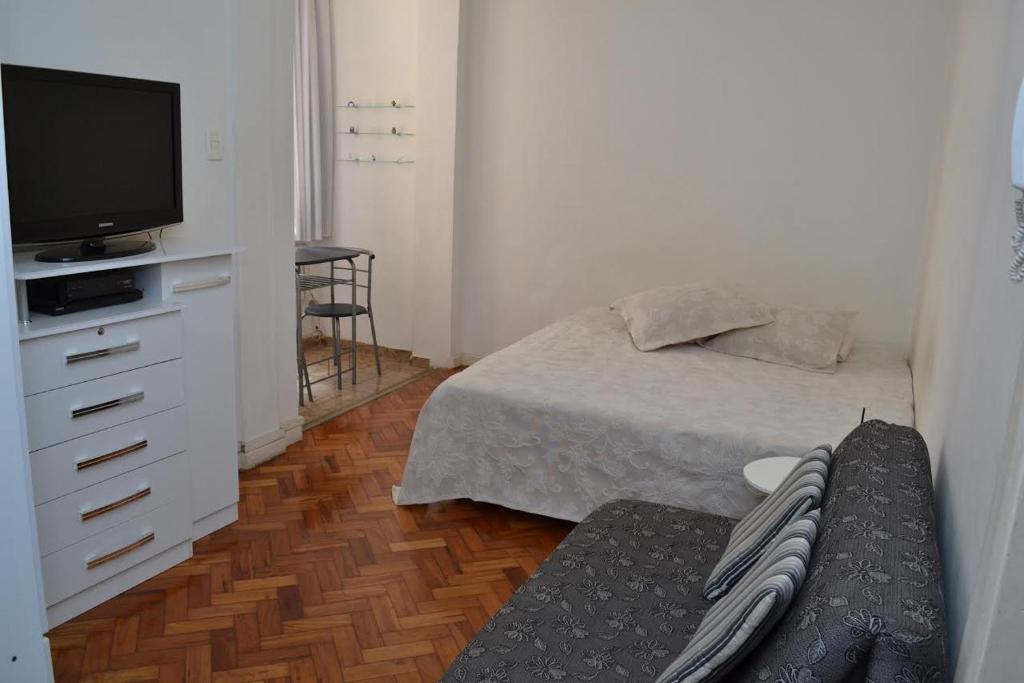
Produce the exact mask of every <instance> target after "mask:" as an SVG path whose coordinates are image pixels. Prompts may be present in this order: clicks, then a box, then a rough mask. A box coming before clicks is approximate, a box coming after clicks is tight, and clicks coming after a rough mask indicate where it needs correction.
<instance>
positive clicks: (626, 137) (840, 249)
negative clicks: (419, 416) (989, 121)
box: [455, 0, 953, 355]
mask: <svg viewBox="0 0 1024 683" xmlns="http://www.w3.org/2000/svg"><path fill="white" fill-rule="evenodd" d="M952 4H953V2H952V0H905V1H903V2H898V3H894V2H891V1H889V0H864V1H861V2H808V1H805V0H782V1H779V2H770V3H763V2H762V3H758V2H749V1H746V0H722V1H720V2H675V1H673V0H647V1H645V2H642V3H638V2H627V1H625V0H618V1H611V0H600V1H597V0H593V1H584V0H566V1H564V2H558V3H552V2H544V1H543V0H521V1H518V2H503V1H502V0H476V1H474V2H469V3H464V6H463V22H464V24H465V26H464V30H463V32H462V36H463V44H461V45H460V47H459V49H460V69H462V70H463V71H464V73H463V74H460V92H459V98H460V110H459V131H458V132H459V137H458V148H459V152H458V172H457V181H456V245H455V269H456V273H455V277H456V279H455V289H456V309H457V315H456V318H457V326H456V338H457V346H458V347H459V349H460V350H461V351H462V352H464V353H466V354H470V355H482V354H486V353H488V352H491V351H494V350H496V349H498V348H500V347H502V346H504V345H506V344H508V343H510V342H512V341H514V340H516V339H518V338H520V337H522V336H523V335H525V334H527V333H529V332H532V331H534V330H536V329H537V328H539V327H541V326H543V325H544V324H546V323H549V322H551V321H552V320H554V319H556V318H558V317H560V316H564V315H566V314H568V313H570V312H572V311H574V310H576V309H579V308H581V307H584V306H588V305H603V304H607V303H609V302H610V301H612V300H613V299H615V298H616V297H618V296H621V295H624V294H627V293H630V292H634V291H637V290H640V289H643V288H647V287H652V286H656V285H660V284H668V283H679V282H684V281H689V280H695V279H701V278H716V279H725V280H731V281H734V282H738V283H741V284H745V285H747V286H749V287H750V288H751V289H754V290H756V291H757V292H758V293H759V294H760V295H762V296H763V297H764V298H765V299H767V300H769V301H774V302H792V303H801V304H805V305H812V306H822V307H829V308H844V309H857V310H859V311H860V312H861V315H860V319H859V323H858V326H859V333H860V334H861V335H862V336H863V337H866V338H872V339H878V340H885V341H889V342H893V343H896V344H898V345H901V346H903V347H904V348H906V347H908V345H909V335H910V328H911V321H912V317H913V307H914V303H915V300H916V294H917V284H918V280H919V277H920V272H921V267H922V253H923V249H922V246H923V243H924V238H925V234H926V230H927V219H928V211H929V207H930V204H931V201H932V189H933V186H934V184H935V181H936V169H937V161H938V153H939V150H940V149H941V131H942V124H943V118H944V113H945V109H946V101H947V89H948V82H947V78H948V68H949V61H950V55H951V51H952V16H953V13H952Z"/></svg>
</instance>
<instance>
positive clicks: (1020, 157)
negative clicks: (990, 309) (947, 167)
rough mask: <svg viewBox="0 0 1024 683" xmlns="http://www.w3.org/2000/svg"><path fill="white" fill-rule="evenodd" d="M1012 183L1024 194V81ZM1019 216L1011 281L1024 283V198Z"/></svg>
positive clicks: (1020, 200) (1019, 200)
mask: <svg viewBox="0 0 1024 683" xmlns="http://www.w3.org/2000/svg"><path fill="white" fill-rule="evenodd" d="M1010 182H1011V183H1012V184H1013V186H1014V187H1016V188H1017V189H1018V190H1020V191H1021V192H1024V80H1022V81H1021V84H1020V89H1019V90H1018V91H1017V107H1016V108H1015V110H1014V114H1013V133H1012V134H1011V136H1010ZM1014 203H1015V205H1016V214H1017V232H1016V233H1014V235H1013V239H1011V240H1010V244H1011V245H1012V246H1013V263H1012V264H1011V265H1010V279H1011V280H1013V281H1014V282H1021V281H1024V197H1018V198H1017V200H1016V201H1015V202H1014Z"/></svg>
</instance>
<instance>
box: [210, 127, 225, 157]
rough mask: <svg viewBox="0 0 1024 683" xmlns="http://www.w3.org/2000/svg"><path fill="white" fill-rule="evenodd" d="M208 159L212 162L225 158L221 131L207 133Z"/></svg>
mask: <svg viewBox="0 0 1024 683" xmlns="http://www.w3.org/2000/svg"><path fill="white" fill-rule="evenodd" d="M206 158H207V159H208V160H210V161H220V160H221V159H223V158H224V149H223V147H222V145H221V141H220V131H219V130H208V131H206Z"/></svg>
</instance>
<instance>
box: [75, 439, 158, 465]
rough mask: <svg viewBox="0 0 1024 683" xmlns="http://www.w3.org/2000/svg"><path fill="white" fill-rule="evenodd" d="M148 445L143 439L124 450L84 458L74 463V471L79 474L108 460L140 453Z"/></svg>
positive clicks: (119, 449)
mask: <svg viewBox="0 0 1024 683" xmlns="http://www.w3.org/2000/svg"><path fill="white" fill-rule="evenodd" d="M148 445H149V441H148V440H146V439H143V440H141V441H136V442H135V443H133V444H129V445H127V446H125V447H124V448H118V449H117V450H116V451H110V452H109V453H104V454H103V455H95V456H93V457H91V458H86V459H85V460H79V461H78V462H76V463H75V470H77V471H79V472H81V471H82V470H85V469H89V468H90V467H95V466H96V465H100V464H102V463H105V462H108V461H110V460H115V459H117V458H120V457H123V456H125V455H130V454H132V453H136V452H138V451H141V450H142V449H143V448H145V447H146V446H148Z"/></svg>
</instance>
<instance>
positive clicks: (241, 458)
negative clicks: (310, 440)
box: [238, 416, 304, 470]
mask: <svg viewBox="0 0 1024 683" xmlns="http://www.w3.org/2000/svg"><path fill="white" fill-rule="evenodd" d="M303 423H304V420H303V419H302V418H301V417H299V416H296V417H293V418H291V419H290V420H287V421H285V422H284V423H283V424H282V425H281V426H280V427H279V428H278V429H275V430H274V431H272V432H268V433H266V434H261V435H260V436H257V437H254V438H252V439H249V440H248V441H243V442H242V450H241V451H240V452H239V453H238V468H239V469H242V470H249V469H252V468H253V467H256V466H257V465H259V464H261V463H264V462H266V461H267V460H270V459H271V458H274V457H276V456H278V455H281V454H282V453H284V452H285V450H287V448H288V447H289V446H291V445H292V444H293V443H295V442H297V441H301V440H302V425H303Z"/></svg>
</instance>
